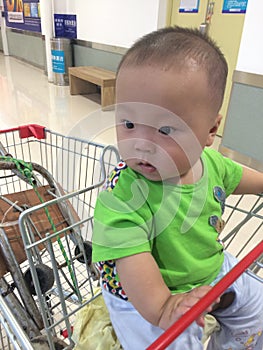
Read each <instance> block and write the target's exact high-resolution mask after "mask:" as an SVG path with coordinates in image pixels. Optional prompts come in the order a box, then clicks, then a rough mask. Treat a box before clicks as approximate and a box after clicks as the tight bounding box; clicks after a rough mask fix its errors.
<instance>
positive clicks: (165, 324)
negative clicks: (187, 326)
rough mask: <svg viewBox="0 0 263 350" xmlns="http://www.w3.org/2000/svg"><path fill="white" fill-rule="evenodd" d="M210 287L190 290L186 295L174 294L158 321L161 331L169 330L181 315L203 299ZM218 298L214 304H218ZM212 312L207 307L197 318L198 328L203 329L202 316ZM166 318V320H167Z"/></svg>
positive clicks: (210, 307) (210, 308)
mask: <svg viewBox="0 0 263 350" xmlns="http://www.w3.org/2000/svg"><path fill="white" fill-rule="evenodd" d="M211 288H212V287H210V286H201V287H198V288H195V289H193V290H191V291H190V292H188V293H182V294H175V295H172V296H171V298H169V301H168V302H167V303H166V305H165V309H164V312H163V314H162V317H161V319H160V323H159V326H160V327H161V328H163V329H167V328H169V327H170V326H171V325H172V324H173V323H174V322H176V321H177V320H178V319H179V318H180V317H181V316H182V315H184V314H185V313H186V312H187V311H188V310H190V309H191V307H192V306H194V305H195V304H196V303H197V302H198V301H199V300H200V299H201V298H203V297H204V296H205V295H206V294H207V293H208V292H209V290H210V289H211ZM219 301H220V298H218V299H217V300H216V301H215V302H219ZM210 311H212V305H211V306H209V307H208V308H207V309H206V310H205V312H204V313H203V314H202V315H200V316H199V317H198V319H197V320H196V323H197V324H198V325H199V326H200V327H204V325H205V321H204V315H205V314H206V313H207V312H210ZM167 316H168V319H167Z"/></svg>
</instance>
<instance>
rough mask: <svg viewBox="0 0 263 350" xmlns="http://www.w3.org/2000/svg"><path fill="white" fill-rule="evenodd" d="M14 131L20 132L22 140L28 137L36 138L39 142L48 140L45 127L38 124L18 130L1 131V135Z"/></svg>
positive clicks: (19, 127)
mask: <svg viewBox="0 0 263 350" xmlns="http://www.w3.org/2000/svg"><path fill="white" fill-rule="evenodd" d="M12 131H19V137H20V138H21V139H24V138H26V137H35V138H36V139H38V140H42V139H45V138H46V134H45V127H44V126H41V125H37V124H28V125H22V126H18V127H16V128H11V129H5V130H0V134H4V133H7V132H12Z"/></svg>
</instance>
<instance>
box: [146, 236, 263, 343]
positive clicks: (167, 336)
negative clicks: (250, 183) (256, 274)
mask: <svg viewBox="0 0 263 350" xmlns="http://www.w3.org/2000/svg"><path fill="white" fill-rule="evenodd" d="M262 253H263V240H262V241H261V243H259V244H258V245H257V246H256V247H255V248H254V249H253V250H252V251H251V252H250V253H249V254H247V255H246V256H245V257H244V258H243V259H242V260H241V261H240V262H239V263H238V264H237V265H236V266H234V267H233V269H232V270H231V271H230V272H229V273H228V274H227V275H226V276H224V277H223V278H222V279H221V280H220V281H219V282H218V283H217V284H216V285H215V286H214V287H213V288H212V289H211V290H210V291H209V292H208V293H207V294H206V295H205V296H204V297H203V298H202V299H200V300H199V301H198V302H197V303H196V304H195V305H194V306H193V307H192V308H191V309H190V310H188V311H187V312H186V313H185V314H184V315H183V316H182V317H180V318H179V320H178V321H176V322H175V323H174V324H173V325H172V326H171V327H170V328H168V329H167V330H166V331H165V332H164V333H163V334H162V335H161V336H160V337H159V338H158V339H157V340H155V341H154V342H153V343H152V344H151V345H150V346H149V347H148V348H147V350H164V349H166V348H167V346H169V345H170V344H171V343H172V342H173V341H174V340H175V339H176V338H177V337H178V336H179V335H180V334H181V333H182V332H183V331H184V330H185V329H186V328H187V327H188V326H190V324H191V323H193V322H194V321H195V320H196V319H197V318H198V316H199V315H201V314H202V313H203V312H204V311H205V310H206V309H207V308H208V307H209V305H211V304H212V303H213V302H214V301H215V300H216V299H217V298H218V297H219V296H220V295H221V294H222V293H223V292H224V291H225V290H226V289H227V288H228V287H229V286H230V285H231V284H233V283H234V282H235V280H236V279H237V278H238V277H239V276H240V275H241V274H242V273H243V272H244V271H245V270H246V269H247V268H248V267H249V266H250V265H251V264H252V263H253V262H254V261H255V260H256V259H257V258H258V257H259V256H260V255H261V254H262Z"/></svg>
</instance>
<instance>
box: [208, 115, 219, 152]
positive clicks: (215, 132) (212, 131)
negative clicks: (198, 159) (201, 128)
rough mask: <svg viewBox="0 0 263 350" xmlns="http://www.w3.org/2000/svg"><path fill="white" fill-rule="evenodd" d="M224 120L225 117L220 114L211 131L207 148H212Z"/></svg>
mask: <svg viewBox="0 0 263 350" xmlns="http://www.w3.org/2000/svg"><path fill="white" fill-rule="evenodd" d="M222 118H223V117H222V115H221V114H218V116H217V117H216V120H215V123H214V126H213V127H212V128H211V129H210V130H209V135H208V137H207V140H206V146H211V145H212V144H213V142H214V139H215V137H216V134H217V131H218V128H219V125H220V123H221V120H222Z"/></svg>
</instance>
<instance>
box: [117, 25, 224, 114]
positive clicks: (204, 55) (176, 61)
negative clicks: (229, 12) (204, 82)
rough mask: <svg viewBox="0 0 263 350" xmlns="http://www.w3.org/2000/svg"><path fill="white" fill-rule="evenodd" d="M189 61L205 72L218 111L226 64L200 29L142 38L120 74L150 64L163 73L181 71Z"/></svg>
mask: <svg viewBox="0 0 263 350" xmlns="http://www.w3.org/2000/svg"><path fill="white" fill-rule="evenodd" d="M189 60H194V61H195V62H196V63H197V64H198V65H199V66H200V67H201V68H202V69H204V71H205V72H206V74H207V79H208V84H209V87H210V88H211V89H212V90H211V96H212V98H213V100H214V101H215V102H216V103H218V110H219V109H220V107H221V105H222V101H223V98H224V92H225V85H226V79H227V73H228V66H227V62H226V59H225V57H224V55H223V53H222V52H221V50H220V49H219V47H218V46H217V45H216V43H215V42H214V41H213V40H212V39H211V38H210V37H208V35H206V34H202V33H201V32H200V31H199V30H198V29H191V28H182V27H178V26H175V27H168V28H163V29H159V30H157V31H154V32H152V33H149V34H147V35H145V36H143V37H142V38H141V39H139V40H138V41H137V42H135V44H134V45H133V46H132V47H131V48H130V49H129V50H128V51H127V52H126V54H125V55H124V56H123V58H122V60H121V62H120V64H119V67H118V72H119V71H120V70H121V69H122V68H124V67H136V66H144V65H149V64H150V65H155V64H156V65H159V66H160V67H161V68H162V69H164V70H169V69H170V68H174V67H178V68H179V69H180V68H183V66H184V65H185V64H186V62H187V61H189ZM118 72H117V73H118Z"/></svg>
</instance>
